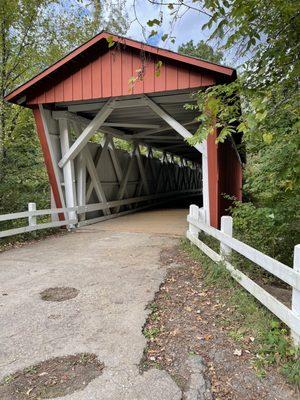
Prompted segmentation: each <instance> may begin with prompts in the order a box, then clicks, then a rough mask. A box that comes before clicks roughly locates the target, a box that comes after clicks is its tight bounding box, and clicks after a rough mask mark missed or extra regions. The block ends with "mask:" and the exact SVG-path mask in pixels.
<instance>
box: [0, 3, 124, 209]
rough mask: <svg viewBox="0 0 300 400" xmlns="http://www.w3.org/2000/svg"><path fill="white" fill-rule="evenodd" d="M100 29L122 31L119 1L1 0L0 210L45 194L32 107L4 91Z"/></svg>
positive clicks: (43, 204)
mask: <svg viewBox="0 0 300 400" xmlns="http://www.w3.org/2000/svg"><path fill="white" fill-rule="evenodd" d="M101 29H108V30H110V31H112V32H115V33H125V32H126V30H127V23H126V13H125V12H124V6H122V3H121V2H112V1H109V0H105V1H101V0H93V1H92V0H91V1H90V2H82V1H81V0H75V1H72V2H66V1H64V0H1V6H0V213H1V212H3V211H4V210H7V207H9V210H11V211H13V210H15V209H17V210H20V208H21V207H24V205H25V204H26V201H27V200H28V201H30V198H31V199H33V196H35V198H37V197H38V198H37V200H40V205H41V206H45V205H46V204H45V203H47V202H48V198H49V196H46V193H48V191H49V188H48V184H47V179H46V174H45V170H44V168H43V160H42V156H41V153H40V148H39V144H38V142H37V137H36V134H35V130H34V123H33V119H32V115H31V112H30V110H26V109H24V108H22V107H18V106H14V105H11V104H7V103H6V102H4V100H3V98H4V96H5V94H7V93H8V92H10V91H11V90H13V89H14V88H15V87H16V86H18V85H20V84H22V83H23V82H24V81H26V80H27V79H29V78H30V77H32V76H33V75H34V74H36V73H38V72H39V71H41V70H42V69H44V68H46V67H47V66H48V65H49V64H52V63H53V62H54V61H56V60H57V59H59V58H61V57H62V56H63V55H64V54H65V53H67V52H69V51H70V50H72V49H73V48H74V47H76V46H78V45H79V44H81V43H82V42H85V41H86V40H88V39H90V38H91V37H92V36H94V35H95V34H96V33H98V32H99V31H100V30H101ZM17 171H18V173H16V172H17ZM31 201H32V200H31Z"/></svg>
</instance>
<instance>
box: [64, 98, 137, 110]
mask: <svg viewBox="0 0 300 400" xmlns="http://www.w3.org/2000/svg"><path fill="white" fill-rule="evenodd" d="M104 104H105V103H104V102H95V103H83V104H71V105H69V106H68V110H69V111H70V112H90V111H98V110H99V108H100V107H102V106H103V105H104ZM139 106H140V107H145V104H144V102H143V101H141V98H138V99H129V100H117V99H115V108H127V107H139Z"/></svg>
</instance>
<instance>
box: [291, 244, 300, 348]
mask: <svg viewBox="0 0 300 400" xmlns="http://www.w3.org/2000/svg"><path fill="white" fill-rule="evenodd" d="M293 269H294V271H295V272H300V244H297V246H295V248H294V263H293ZM292 311H293V312H294V313H295V314H296V315H298V316H300V290H297V289H295V288H293V294H292ZM291 335H292V339H293V342H294V345H295V346H300V336H299V335H298V334H297V333H296V332H293V331H292V332H291Z"/></svg>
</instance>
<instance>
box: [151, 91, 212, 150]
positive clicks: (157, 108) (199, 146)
mask: <svg viewBox="0 0 300 400" xmlns="http://www.w3.org/2000/svg"><path fill="white" fill-rule="evenodd" d="M144 101H145V104H147V105H148V106H149V107H150V108H151V110H152V111H154V112H155V113H156V114H157V115H158V116H160V117H161V118H162V119H163V120H164V121H165V122H166V123H167V124H168V125H170V126H171V127H172V128H173V129H174V130H175V131H176V132H177V133H179V135H181V136H182V137H183V138H184V139H189V138H192V137H193V135H192V134H191V133H190V132H189V131H188V130H187V129H186V128H185V127H184V126H183V125H181V124H180V123H179V122H178V121H176V119H174V118H173V117H172V116H171V115H169V114H168V113H166V112H165V111H164V110H163V109H162V108H161V107H160V106H159V105H158V104H156V103H155V102H154V101H153V100H151V99H150V98H149V97H147V96H146V95H144ZM194 147H195V148H196V149H197V150H198V151H199V152H200V153H204V152H205V151H206V147H205V146H204V145H203V143H197V144H195V145H194Z"/></svg>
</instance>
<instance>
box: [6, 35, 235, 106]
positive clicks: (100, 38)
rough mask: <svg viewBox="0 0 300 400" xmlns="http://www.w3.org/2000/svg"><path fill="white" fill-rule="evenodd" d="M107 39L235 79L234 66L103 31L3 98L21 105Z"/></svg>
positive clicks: (220, 79)
mask: <svg viewBox="0 0 300 400" xmlns="http://www.w3.org/2000/svg"><path fill="white" fill-rule="evenodd" d="M108 39H109V40H113V41H114V42H115V43H116V44H117V43H119V44H120V45H122V46H124V47H130V48H132V49H135V50H139V51H143V52H147V53H149V54H152V55H155V57H159V58H162V59H163V60H169V61H173V62H174V61H175V62H177V63H181V64H182V65H185V66H191V67H193V68H195V69H200V70H202V71H207V72H209V73H213V74H215V75H216V76H217V77H218V78H219V81H220V82H230V81H232V80H234V79H235V78H236V71H235V69H233V68H230V67H226V66H222V65H219V64H215V63H212V62H208V61H205V60H201V59H198V58H195V57H189V56H186V55H182V54H178V53H176V52H173V51H170V50H165V49H162V48H158V47H155V46H151V45H148V44H145V43H142V42H138V41H136V40H132V39H129V38H125V37H121V36H117V35H113V34H111V33H109V32H105V31H103V32H101V33H99V34H98V35H96V36H94V37H93V38H92V39H90V40H89V41H87V42H86V43H84V44H83V45H81V46H79V47H78V48H76V49H75V50H73V51H72V52H70V53H69V54H68V55H66V56H65V57H63V58H62V59H61V60H59V61H57V62H56V63H54V64H53V65H51V66H50V67H48V68H46V69H45V70H44V71H42V72H41V73H39V74H37V75H36V76H34V77H33V78H32V79H30V80H28V81H27V82H25V83H24V84H22V85H21V86H19V87H18V88H16V89H15V90H13V91H12V92H11V93H9V94H8V95H7V96H5V100H6V101H9V102H12V103H16V104H20V105H26V96H27V94H29V93H30V92H31V91H32V90H36V89H37V88H38V87H42V86H43V85H44V84H45V81H49V79H50V80H51V79H52V78H53V77H54V76H57V75H59V73H60V71H61V70H66V69H68V68H70V67H71V66H72V65H74V64H76V63H78V62H81V60H82V57H83V55H84V56H88V54H89V51H91V50H92V49H93V48H94V47H95V46H99V44H101V46H102V47H103V49H104V50H103V51H107V50H108V49H109V47H108Z"/></svg>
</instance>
